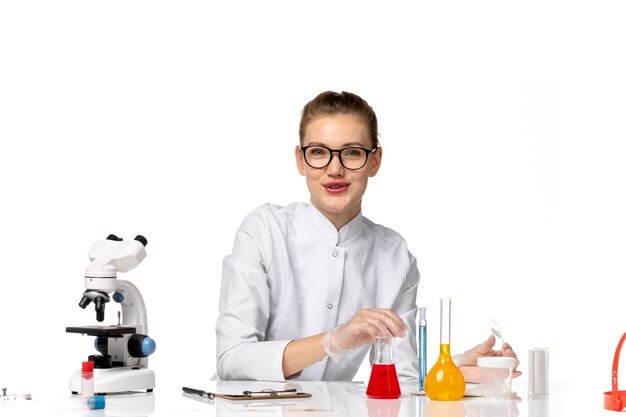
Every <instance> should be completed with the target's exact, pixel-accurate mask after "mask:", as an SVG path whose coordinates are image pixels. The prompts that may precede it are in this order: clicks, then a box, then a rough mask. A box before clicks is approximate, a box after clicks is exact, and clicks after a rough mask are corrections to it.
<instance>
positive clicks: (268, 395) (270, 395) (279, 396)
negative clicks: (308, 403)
mask: <svg viewBox="0 0 626 417" xmlns="http://www.w3.org/2000/svg"><path fill="white" fill-rule="evenodd" d="M248 393H249V394H248ZM214 395H215V398H223V399H225V400H231V401H251V400H254V401H259V400H284V399H288V398H310V397H311V394H309V393H308V392H297V391H293V392H286V391H274V390H268V391H258V392H251V391H244V393H243V394H235V395H233V394H217V393H215V394H214Z"/></svg>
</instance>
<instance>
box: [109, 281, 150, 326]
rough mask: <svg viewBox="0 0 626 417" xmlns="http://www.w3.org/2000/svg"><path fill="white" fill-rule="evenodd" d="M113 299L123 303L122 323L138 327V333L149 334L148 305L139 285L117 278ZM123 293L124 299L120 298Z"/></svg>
mask: <svg viewBox="0 0 626 417" xmlns="http://www.w3.org/2000/svg"><path fill="white" fill-rule="evenodd" d="M115 293H116V294H114V295H113V300H114V301H117V302H119V303H121V304H122V325H123V326H131V327H136V328H137V333H142V334H145V335H147V334H148V315H147V314H146V305H145V303H144V301H143V297H142V296H141V293H140V292H139V290H138V289H137V287H136V286H135V285H134V284H132V283H130V282H129V281H125V280H123V279H118V280H117V287H116V288H115ZM117 294H121V295H122V297H123V299H122V300H120V301H118V300H119V296H118V295H117Z"/></svg>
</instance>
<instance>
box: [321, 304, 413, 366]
mask: <svg viewBox="0 0 626 417" xmlns="http://www.w3.org/2000/svg"><path fill="white" fill-rule="evenodd" d="M406 329H407V325H406V324H405V323H404V322H403V321H402V319H401V318H400V316H398V315H397V314H396V313H395V312H394V311H393V310H391V309H388V308H368V309H362V310H359V311H358V312H357V313H356V314H355V315H354V316H353V317H352V318H351V319H350V321H348V322H347V323H345V324H342V325H341V326H337V327H335V328H334V329H333V330H331V331H330V332H328V334H327V335H326V337H325V338H324V350H325V351H326V354H327V355H328V356H330V358H331V359H333V360H334V361H335V362H338V361H339V360H341V359H342V357H343V356H345V355H347V354H349V353H351V352H352V351H354V350H355V349H357V348H359V347H360V346H362V345H365V344H368V343H372V342H373V341H374V339H375V338H376V337H377V336H395V337H404V334H405V330H406Z"/></svg>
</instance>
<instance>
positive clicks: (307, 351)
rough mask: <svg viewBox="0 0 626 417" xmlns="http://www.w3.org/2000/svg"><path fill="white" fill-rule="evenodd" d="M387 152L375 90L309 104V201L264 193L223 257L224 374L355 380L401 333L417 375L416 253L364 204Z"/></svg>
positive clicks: (304, 136)
mask: <svg viewBox="0 0 626 417" xmlns="http://www.w3.org/2000/svg"><path fill="white" fill-rule="evenodd" d="M382 155H383V152H382V148H381V147H380V146H379V144H378V122H377V119H376V114H375V113H374V111H373V109H372V108H371V107H370V106H369V105H368V104H367V102H366V101H365V100H363V99H361V98H360V97H358V96H357V95H355V94H351V93H346V92H342V93H335V92H325V93H322V94H320V95H318V96H317V97H316V98H314V99H313V100H312V101H311V102H309V103H308V104H306V105H305V107H304V109H303V111H302V118H301V121H300V145H299V146H296V149H295V157H296V163H297V167H298V171H299V172H300V174H301V175H303V176H304V177H306V182H307V186H308V188H309V192H310V194H311V202H310V204H305V203H294V204H290V205H288V206H286V207H279V206H275V205H271V204H266V205H263V206H261V207H259V208H257V209H256V210H254V211H253V212H252V213H250V214H249V215H248V216H247V217H246V218H245V219H244V221H243V223H242V224H241V226H240V228H239V230H238V232H237V235H236V237H235V243H234V246H233V252H232V254H231V255H229V256H227V257H226V258H225V259H224V267H223V278H222V288H221V294H220V314H219V317H218V320H217V326H216V330H217V372H218V376H219V377H220V378H221V379H228V380H259V379H264V380H285V379H294V378H300V379H302V380H351V379H352V378H353V376H354V374H355V373H356V372H357V370H358V368H359V366H360V364H361V362H362V360H363V358H364V357H365V354H366V353H367V350H368V349H369V348H370V346H371V343H372V341H373V340H374V338H375V337H376V336H395V337H396V343H395V348H394V358H395V362H396V369H397V372H398V377H399V378H400V379H401V380H417V379H418V364H417V348H416V342H415V314H416V310H417V308H416V305H415V299H416V293H417V286H418V283H419V272H418V270H417V266H416V262H415V258H414V257H413V255H411V253H410V252H409V251H408V249H407V246H406V243H405V241H404V239H402V237H401V236H400V235H399V234H397V233H396V232H394V231H393V230H391V229H388V228H386V227H383V226H380V225H377V224H375V223H373V222H371V221H370V220H368V219H366V218H365V217H363V216H362V214H361V201H362V198H363V195H364V194H365V190H366V188H367V182H368V179H369V178H370V177H374V176H375V175H376V174H377V172H378V170H379V168H380V164H381V161H382ZM491 342H494V343H495V341H494V340H493V338H492V337H490V339H488V340H487V342H485V343H487V345H485V344H483V345H484V346H483V345H479V346H477V347H476V348H474V350H470V351H468V352H466V353H465V354H464V359H463V360H466V361H468V365H469V366H470V367H475V364H476V358H475V356H477V355H482V354H488V355H493V354H503V353H502V352H500V351H498V352H496V351H493V350H492V347H493V343H491ZM489 344H490V345H491V346H489ZM504 348H505V352H504V354H509V355H511V354H512V355H513V356H514V353H513V351H512V350H511V349H510V347H508V349H507V345H505V346H504ZM476 349H479V351H480V352H479V351H476ZM480 349H482V350H480ZM473 352H478V353H476V354H473ZM468 355H469V356H468ZM329 358H330V360H329ZM471 362H473V363H471ZM460 365H463V363H460ZM461 370H462V371H463V368H461Z"/></svg>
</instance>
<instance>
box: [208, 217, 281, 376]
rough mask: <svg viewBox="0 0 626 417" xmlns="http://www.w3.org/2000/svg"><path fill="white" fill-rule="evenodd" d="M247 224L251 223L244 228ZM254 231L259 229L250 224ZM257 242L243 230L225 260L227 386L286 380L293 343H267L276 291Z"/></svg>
mask: <svg viewBox="0 0 626 417" xmlns="http://www.w3.org/2000/svg"><path fill="white" fill-rule="evenodd" d="M244 224H246V223H244ZM247 226H248V227H247V228H250V229H253V230H254V228H255V227H256V228H258V226H257V223H256V222H254V221H252V222H248V223H247ZM270 261H271V260H267V259H265V260H264V259H263V257H262V255H261V252H260V250H259V247H258V245H257V243H256V242H255V240H254V239H253V237H252V236H251V235H250V234H249V233H247V232H245V231H243V230H242V229H240V231H238V233H237V235H236V237H235V243H234V245H233V253H232V254H231V255H229V256H227V257H226V258H224V263H223V272H222V286H221V292H220V304H219V309H220V314H219V316H218V319H217V323H216V336H217V373H218V375H219V377H220V379H223V380H259V379H267V380H284V376H283V372H282V357H283V351H284V350H285V347H286V346H287V344H288V343H289V342H290V340H273V341H266V340H265V334H266V330H267V325H268V322H269V320H270V290H269V285H268V277H267V274H266V272H265V262H270Z"/></svg>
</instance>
